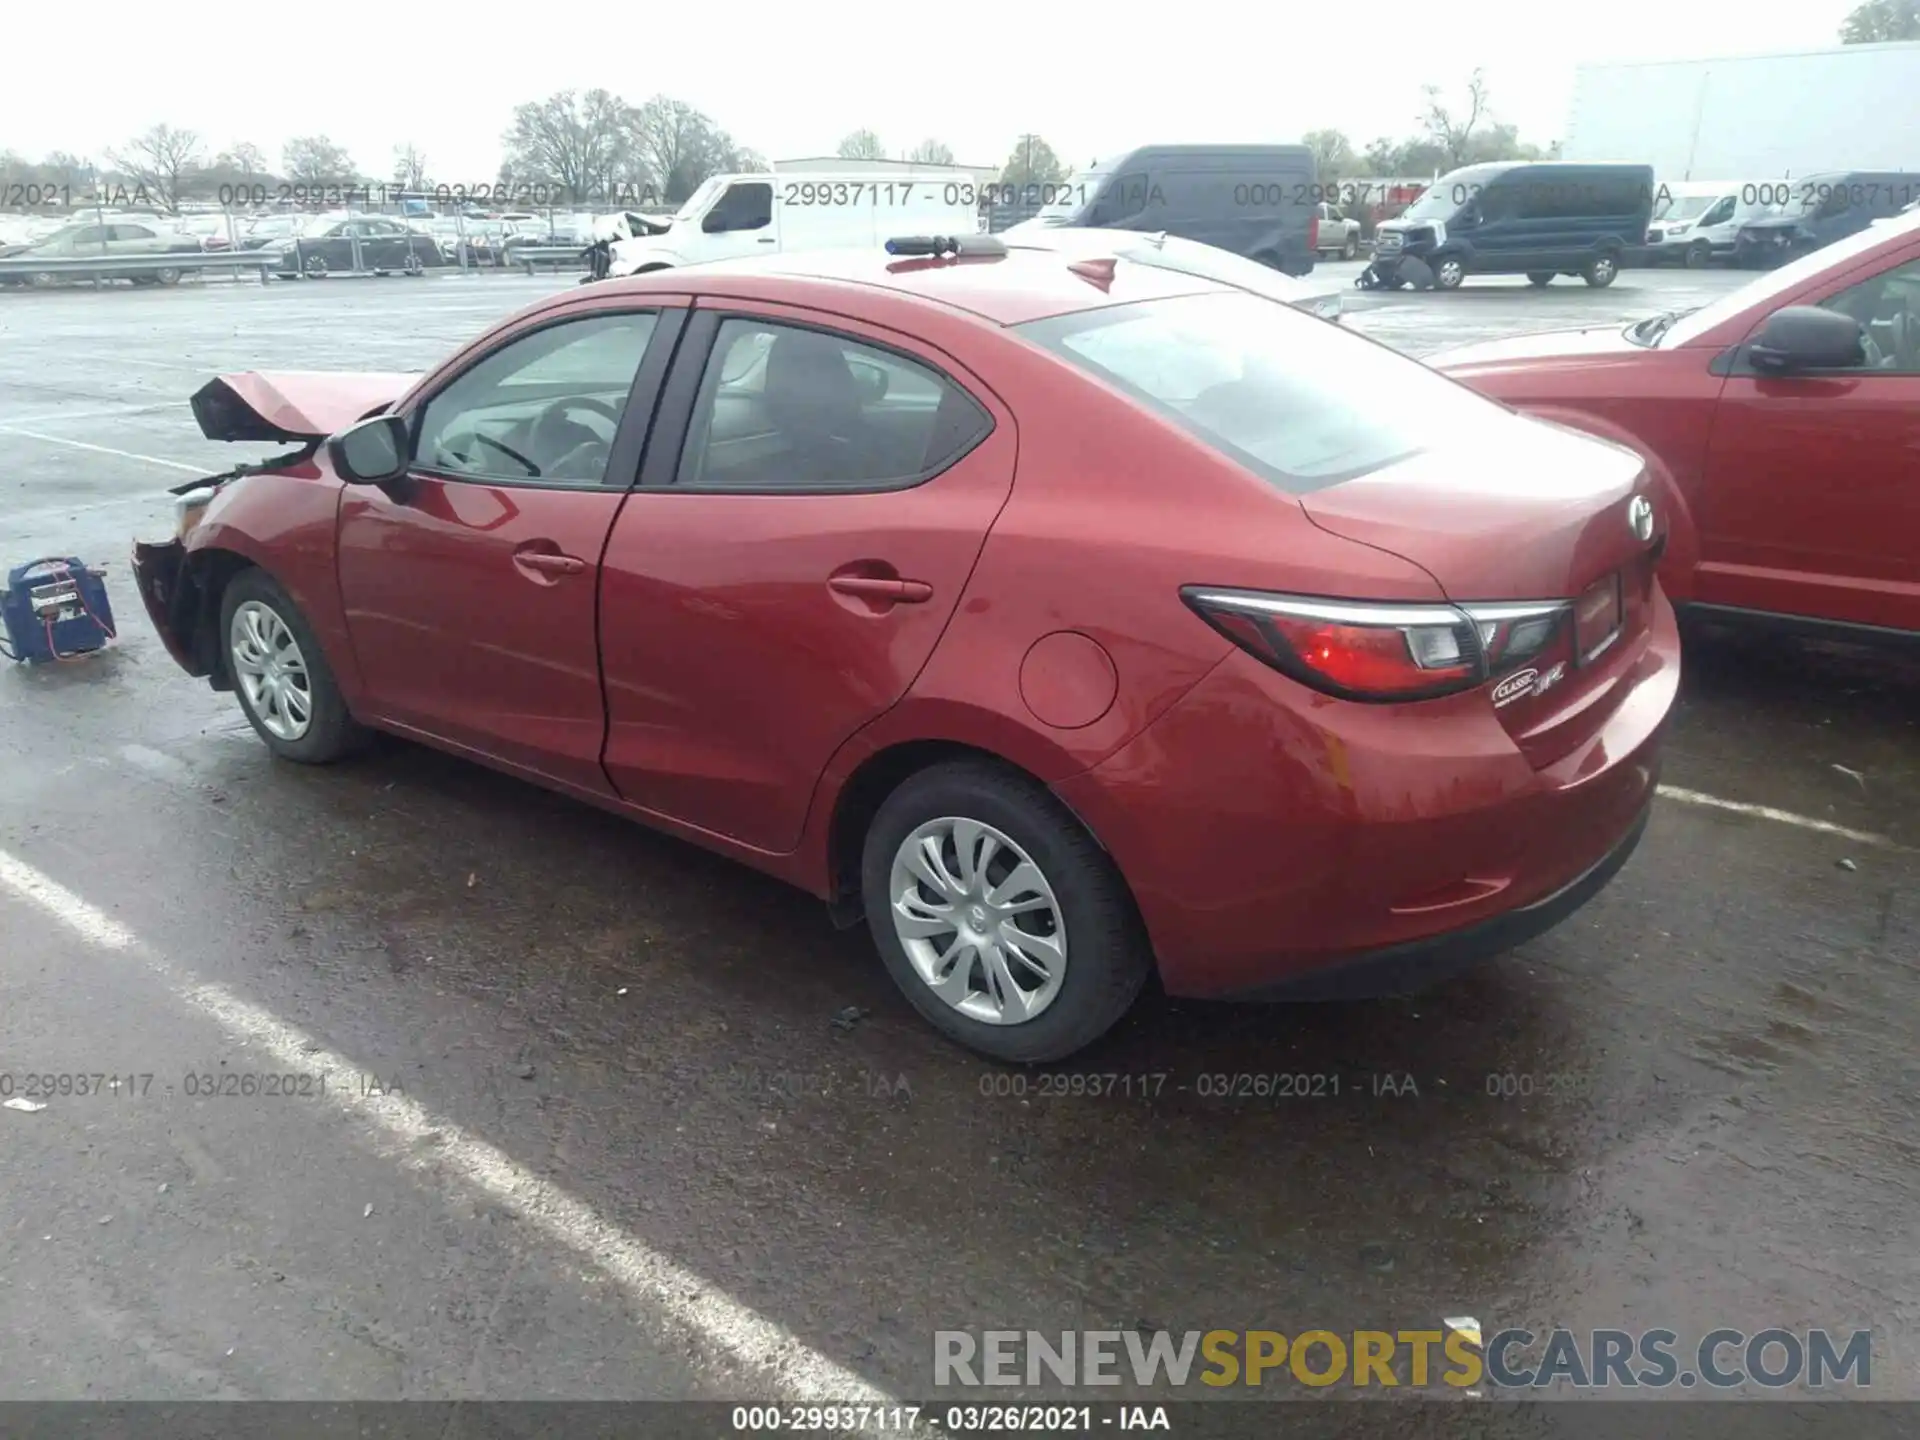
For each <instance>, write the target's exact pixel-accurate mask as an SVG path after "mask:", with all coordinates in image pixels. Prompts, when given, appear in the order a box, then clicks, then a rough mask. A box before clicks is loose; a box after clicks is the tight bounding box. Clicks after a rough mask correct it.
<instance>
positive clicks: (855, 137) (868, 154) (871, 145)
mask: <svg viewBox="0 0 1920 1440" xmlns="http://www.w3.org/2000/svg"><path fill="white" fill-rule="evenodd" d="M834 154H836V155H838V156H839V157H840V158H841V159H842V160H884V159H886V158H887V147H886V146H885V145H882V144H881V143H880V137H879V136H878V135H876V134H874V133H873V131H871V130H856V131H854V132H853V133H852V134H851V135H849V136H847V138H846V139H844V140H842V141H841V142H840V148H839V149H837V150H835V151H834Z"/></svg>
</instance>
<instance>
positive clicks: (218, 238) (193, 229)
mask: <svg viewBox="0 0 1920 1440" xmlns="http://www.w3.org/2000/svg"><path fill="white" fill-rule="evenodd" d="M178 228H179V231H180V233H181V234H182V235H191V236H193V238H194V239H196V240H198V241H199V242H200V248H201V249H202V250H231V249H232V248H233V239H234V235H235V234H236V233H237V232H238V231H239V230H240V228H241V222H240V221H238V220H235V221H232V222H229V221H228V219H227V217H226V216H225V215H222V214H218V213H215V214H211V215H188V216H186V217H184V218H183V219H181V220H180V222H179V226H178Z"/></svg>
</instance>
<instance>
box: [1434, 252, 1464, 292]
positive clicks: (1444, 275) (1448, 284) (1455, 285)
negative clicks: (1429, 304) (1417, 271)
mask: <svg viewBox="0 0 1920 1440" xmlns="http://www.w3.org/2000/svg"><path fill="white" fill-rule="evenodd" d="M1466 278H1467V262H1466V261H1465V260H1462V259H1461V258H1460V257H1459V256H1458V255H1442V256H1441V257H1440V258H1439V259H1438V260H1436V261H1434V262H1433V288H1434V289H1436V290H1458V289H1459V288H1460V282H1461V281H1462V280H1465V279H1466Z"/></svg>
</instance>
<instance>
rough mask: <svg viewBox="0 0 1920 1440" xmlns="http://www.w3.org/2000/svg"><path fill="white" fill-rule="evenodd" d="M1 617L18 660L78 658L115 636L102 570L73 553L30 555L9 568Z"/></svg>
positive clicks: (11, 652) (11, 654)
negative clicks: (38, 557) (42, 557)
mask: <svg viewBox="0 0 1920 1440" xmlns="http://www.w3.org/2000/svg"><path fill="white" fill-rule="evenodd" d="M0 619H4V620H5V622H6V628H7V649H8V652H9V657H10V658H11V659H14V660H20V661H33V662H40V661H51V660H74V659H77V658H79V657H80V656H82V655H86V654H89V653H91V652H92V651H95V650H101V649H105V648H106V644H107V642H108V641H109V640H112V639H113V638H114V628H113V607H112V606H111V605H110V604H108V603H107V587H106V582H105V581H104V579H103V578H102V572H100V571H99V570H95V569H91V568H90V567H88V565H87V564H86V563H85V562H84V561H82V560H77V559H74V558H73V557H71V556H69V557H67V558H65V559H46V560H30V561H28V562H27V563H26V564H25V565H16V566H15V567H14V568H13V569H12V570H10V571H8V572H7V588H6V590H5V591H4V592H0Z"/></svg>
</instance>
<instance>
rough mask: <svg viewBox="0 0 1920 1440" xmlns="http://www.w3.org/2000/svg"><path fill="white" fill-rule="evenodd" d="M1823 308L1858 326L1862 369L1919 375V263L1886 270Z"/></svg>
mask: <svg viewBox="0 0 1920 1440" xmlns="http://www.w3.org/2000/svg"><path fill="white" fill-rule="evenodd" d="M1820 304H1821V306H1822V307H1823V308H1825V309H1828V310H1837V311H1839V312H1840V313H1841V314H1842V315H1846V316H1848V317H1850V318H1852V319H1854V320H1856V321H1858V322H1859V324H1860V333H1861V336H1862V338H1863V341H1864V343H1863V344H1862V346H1861V349H1862V350H1863V351H1864V352H1865V358H1864V362H1863V364H1862V366H1861V368H1862V369H1866V370H1878V371H1882V372H1887V373H1891V374H1895V375H1920V260H1909V261H1908V262H1907V263H1906V264H1904V265H1896V266H1894V267H1893V268H1892V269H1891V270H1883V271H1881V272H1880V273H1879V274H1878V275H1875V276H1874V277H1873V278H1872V279H1870V280H1862V281H1861V282H1860V283H1859V284H1857V285H1849V286H1848V287H1847V288H1846V289H1845V290H1842V291H1841V292H1840V293H1839V294H1838V295H1835V296H1832V297H1830V298H1829V299H1826V300H1822V301H1821V302H1820Z"/></svg>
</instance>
